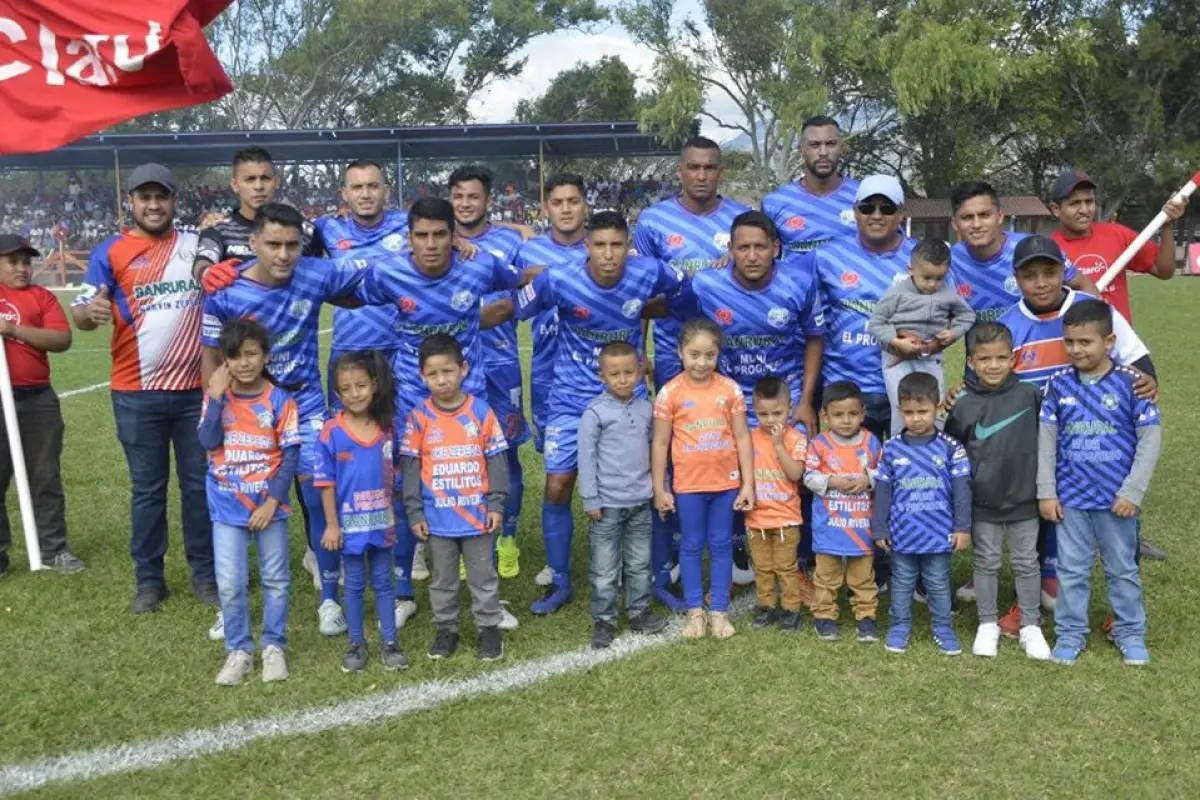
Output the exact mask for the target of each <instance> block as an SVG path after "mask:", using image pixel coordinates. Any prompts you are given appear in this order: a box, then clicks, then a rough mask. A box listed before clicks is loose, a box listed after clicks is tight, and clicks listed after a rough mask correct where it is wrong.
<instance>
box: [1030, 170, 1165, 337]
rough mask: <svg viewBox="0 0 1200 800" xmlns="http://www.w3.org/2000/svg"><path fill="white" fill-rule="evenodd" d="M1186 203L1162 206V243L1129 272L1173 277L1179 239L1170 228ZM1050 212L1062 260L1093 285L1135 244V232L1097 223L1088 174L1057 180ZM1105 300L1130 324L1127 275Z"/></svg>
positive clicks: (1071, 173)
mask: <svg viewBox="0 0 1200 800" xmlns="http://www.w3.org/2000/svg"><path fill="white" fill-rule="evenodd" d="M1186 209H1187V200H1186V199H1184V200H1183V201H1182V202H1181V201H1178V200H1176V199H1175V198H1173V197H1172V198H1171V199H1170V200H1168V201H1167V204H1166V205H1165V206H1163V211H1165V212H1166V214H1167V223H1166V224H1165V225H1163V227H1162V233H1161V235H1160V239H1159V241H1160V242H1162V246H1159V245H1157V244H1155V243H1154V242H1147V243H1146V245H1145V246H1143V247H1142V249H1141V250H1139V251H1138V252H1137V254H1136V255H1134V257H1133V260H1132V261H1130V262H1129V266H1128V267H1127V268H1126V269H1130V270H1133V271H1134V272H1142V273H1147V274H1149V275H1153V276H1154V277H1156V278H1158V279H1160V280H1164V281H1165V280H1167V279H1169V278H1170V277H1171V276H1173V275H1174V274H1175V236H1174V231H1173V226H1172V223H1173V222H1174V221H1175V220H1177V219H1179V218H1180V217H1182V216H1183V213H1184V211H1185V210H1186ZM1050 210H1051V211H1052V212H1053V213H1054V216H1056V217H1058V224H1059V228H1058V230H1056V231H1054V233H1052V234H1051V237H1052V238H1053V239H1054V241H1056V242H1057V243H1058V245H1059V247H1061V248H1062V251H1063V253H1064V255H1066V257H1067V258H1068V259H1069V260H1070V261H1071V263H1072V264H1074V265H1075V268H1076V269H1077V270H1079V272H1080V273H1082V274H1084V275H1086V276H1088V277H1089V278H1091V279H1092V280H1093V281H1098V280H1100V276H1101V275H1103V274H1104V272H1105V271H1106V270H1107V269H1108V268H1109V267H1110V266H1111V265H1112V264H1113V262H1114V261H1116V260H1117V257H1118V256H1120V255H1121V253H1123V252H1124V251H1125V248H1126V247H1128V246H1129V245H1130V244H1132V243H1133V240H1134V239H1136V238H1137V232H1136V231H1133V230H1130V229H1129V228H1126V227H1125V226H1124V225H1121V224H1119V223H1116V222H1096V182H1095V181H1093V180H1092V179H1091V178H1090V177H1088V175H1087V173H1086V172H1082V171H1080V170H1077V169H1069V170H1067V171H1066V172H1064V173H1062V174H1061V175H1059V176H1058V179H1057V180H1055V181H1054V186H1053V188H1051V190H1050ZM1103 299H1104V300H1105V301H1106V302H1107V303H1108V304H1109V305H1110V306H1112V307H1113V308H1115V309H1116V310H1117V311H1120V312H1121V315H1122V316H1124V317H1125V319H1127V320H1129V321H1132V320H1133V315H1132V313H1130V308H1129V286H1128V284H1127V282H1126V280H1125V273H1124V272H1122V273H1121V274H1119V275H1117V277H1116V279H1115V280H1114V281H1113V282H1112V283H1110V284H1109V285H1108V288H1107V289H1105V290H1104V295H1103Z"/></svg>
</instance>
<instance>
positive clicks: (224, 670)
mask: <svg viewBox="0 0 1200 800" xmlns="http://www.w3.org/2000/svg"><path fill="white" fill-rule="evenodd" d="M253 670H254V656H252V655H250V654H249V653H247V652H246V651H245V650H233V651H231V652H230V653H229V655H227V656H226V657H225V666H223V667H221V671H220V672H218V673H217V685H218V686H237V685H238V684H239V683H241V682H242V678H244V677H246V676H247V675H249V674H250V673H251V672H252V671H253Z"/></svg>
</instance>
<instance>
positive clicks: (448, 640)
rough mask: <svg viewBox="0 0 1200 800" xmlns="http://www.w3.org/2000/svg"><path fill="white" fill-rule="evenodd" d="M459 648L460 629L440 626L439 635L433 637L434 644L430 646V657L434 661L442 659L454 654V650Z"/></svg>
mask: <svg viewBox="0 0 1200 800" xmlns="http://www.w3.org/2000/svg"><path fill="white" fill-rule="evenodd" d="M457 649H458V631H456V630H453V629H451V628H438V629H437V635H436V636H434V637H433V646H432V647H430V648H429V657H430V658H432V659H433V660H434V661H441V660H442V659H443V658H449V657H450V656H452V655H454V651H455V650H457Z"/></svg>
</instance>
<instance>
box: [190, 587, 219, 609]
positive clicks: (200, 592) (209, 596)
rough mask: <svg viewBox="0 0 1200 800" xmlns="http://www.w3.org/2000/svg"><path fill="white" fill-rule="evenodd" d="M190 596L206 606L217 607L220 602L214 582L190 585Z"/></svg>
mask: <svg viewBox="0 0 1200 800" xmlns="http://www.w3.org/2000/svg"><path fill="white" fill-rule="evenodd" d="M192 594H193V595H194V596H195V598H196V599H197V600H199V601H200V602H201V603H203V604H204V605H206V606H217V605H220V604H221V600H220V598H219V597H217V583H216V581H204V582H200V583H193V584H192Z"/></svg>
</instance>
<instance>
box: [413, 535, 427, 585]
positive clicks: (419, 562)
mask: <svg viewBox="0 0 1200 800" xmlns="http://www.w3.org/2000/svg"><path fill="white" fill-rule="evenodd" d="M412 579H413V580H414V581H427V580H429V567H428V565H426V563H425V544H424V542H417V549H416V550H414V551H413V565H412Z"/></svg>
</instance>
